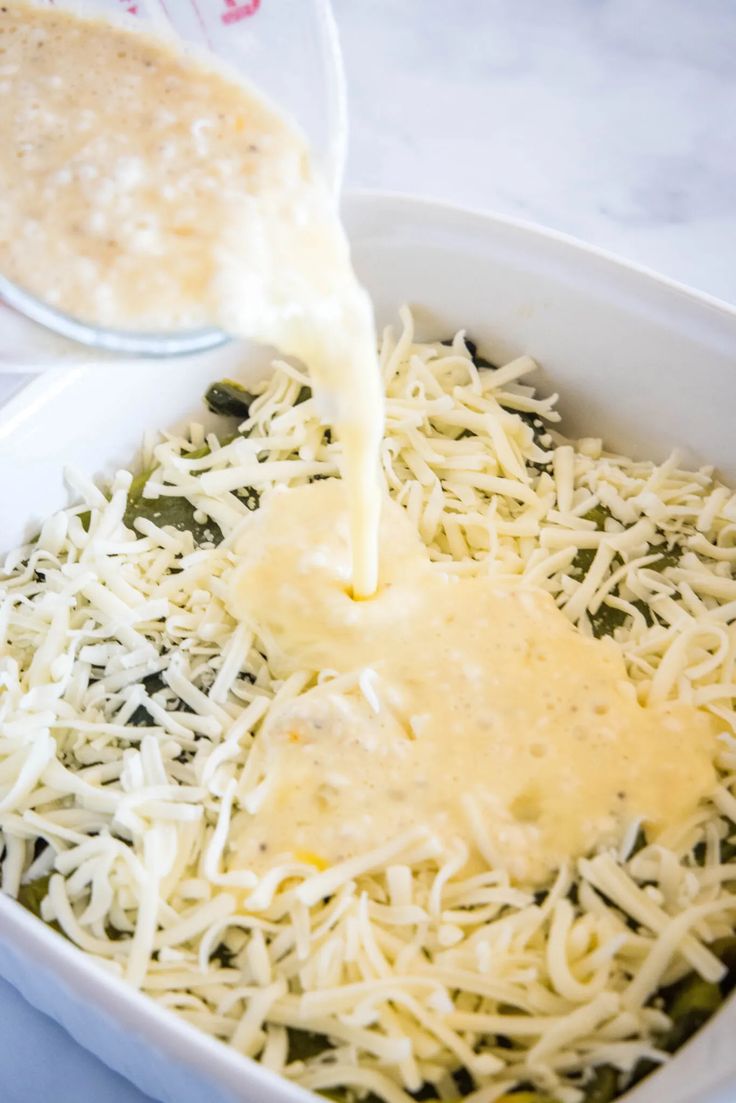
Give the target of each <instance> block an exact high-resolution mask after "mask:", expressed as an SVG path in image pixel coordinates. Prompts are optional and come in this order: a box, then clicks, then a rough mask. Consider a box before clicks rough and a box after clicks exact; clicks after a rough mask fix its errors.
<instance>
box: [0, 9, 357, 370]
mask: <svg viewBox="0 0 736 1103" xmlns="http://www.w3.org/2000/svg"><path fill="white" fill-rule="evenodd" d="M53 6H54V8H55V9H56V10H58V8H59V7H60V6H67V7H68V8H69V10H71V11H74V12H78V13H80V14H82V15H93V16H94V15H99V16H102V17H103V18H109V19H110V20H112V21H114V22H115V23H117V24H118V25H123V26H124V25H128V26H129V27H131V28H135V27H140V28H141V29H143V30H147V31H153V32H155V33H157V34H159V35H164V36H173V37H174V38H175V39H176V40H178V41H180V42H184V43H185V44H189V45H192V46H194V47H196V49H197V50H198V51H207V52H209V53H210V54H213V55H215V57H217V58H221V59H222V60H223V61H224V62H225V63H226V65H227V66H228V67H229V68H230V69H233V68H234V69H236V70H238V71H239V72H240V73H242V74H243V75H244V76H245V78H246V79H247V80H248V82H249V83H251V84H252V85H253V86H254V87H255V88H256V89H257V90H258V91H259V92H260V93H262V94H264V95H265V96H266V97H268V98H269V99H270V100H271V102H272V103H274V104H275V105H276V106H277V107H278V108H279V110H280V111H281V112H282V113H283V114H285V115H288V116H290V117H291V118H292V119H294V120H295V121H296V122H297V123H298V124H299V126H300V127H301V129H302V131H303V132H304V133H305V134H306V136H307V138H308V139H309V143H310V146H311V149H312V152H313V156H314V161H315V162H316V164H317V165H318V166H319V168H320V169H321V171H322V174H323V176H324V177H325V178H326V179H327V181H328V183H329V184H330V186H331V187H332V189H333V191H334V192H335V194H337V193H338V192H339V188H340V184H341V179H342V170H343V163H344V154H345V134H346V124H345V93H344V79H343V70H342V61H341V55H340V49H339V43H338V38H337V31H336V27H335V24H334V19H333V17H332V12H331V8H330V4H329V0H168V2H167V0H76V2H75V3H73V4H72V3H69V4H68V5H59V4H58V3H57V4H55V5H53ZM3 299H4V300H5V302H4V303H3V301H2V300H3ZM13 303H14V304H15V305H16V306H17V307H18V309H17V310H16V309H12V306H11V305H10V304H13ZM28 314H30V315H31V316H32V317H35V318H36V319H37V321H38V322H40V323H42V325H45V326H48V327H49V329H51V330H53V331H55V332H53V333H51V332H49V329H44V328H42V325H37V324H34V323H33V322H30V321H29V320H28V318H27V317H26V316H25V315H28ZM59 333H63V334H64V335H65V337H67V338H71V339H72V340H73V341H75V342H76V341H82V342H83V343H85V344H87V345H93V346H96V348H98V349H100V348H107V349H111V350H114V351H117V352H122V353H127V354H143V355H146V354H148V355H157V354H158V355H176V354H179V353H183V352H188V351H197V350H198V349H205V348H209V347H214V346H215V345H217V344H219V343H222V342H223V341H224V340H225V339H226V338H225V336H224V334H222V333H221V332H220V331H218V330H213V329H209V330H200V331H197V332H196V333H192V332H190V333H184V332H181V333H177V334H170V335H165V340H163V341H161V340H160V339H157V338H156V337H154V340H153V342H152V341H151V335H150V334H142V335H138V336H137V335H135V334H132V333H125V334H120V335H117V337H115V335H113V339H112V340H110V335H109V334H105V333H104V332H101V331H99V330H95V329H94V328H93V327H91V326H89V325H82V324H80V323H78V322H77V321H75V320H74V319H70V318H68V317H66V316H64V315H62V314H59V313H57V312H55V311H53V310H50V309H49V308H48V307H47V306H46V304H44V303H42V302H39V301H38V300H36V299H33V298H32V297H31V296H29V295H27V294H26V293H24V292H23V291H21V290H20V289H19V288H17V287H16V286H14V285H12V284H9V283H8V282H7V281H4V280H3V277H2V275H1V274H0V371H3V370H4V371H10V372H14V371H31V372H33V371H38V370H41V369H44V368H47V367H50V366H54V365H57V364H58V365H63V364H64V363H67V364H68V363H69V360H70V358H71V359H75V360H78V359H79V357H80V353H81V350H80V347H79V345H78V344H73V343H72V342H71V341H68V340H64V339H63V338H60V337H59V336H57V334H59Z"/></svg>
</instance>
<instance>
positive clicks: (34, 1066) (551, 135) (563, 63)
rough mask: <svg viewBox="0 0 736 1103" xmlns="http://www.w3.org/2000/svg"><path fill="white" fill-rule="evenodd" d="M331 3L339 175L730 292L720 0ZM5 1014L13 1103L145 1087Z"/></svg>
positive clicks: (734, 250) (730, 21) (728, 26)
mask: <svg viewBox="0 0 736 1103" xmlns="http://www.w3.org/2000/svg"><path fill="white" fill-rule="evenodd" d="M334 6H335V12H336V15H337V19H338V23H339V25H340V30H341V32H342V38H343V46H344V51H345V58H346V66H347V72H348V82H349V88H350V112H351V131H352V133H351V149H350V157H349V162H348V171H347V185H348V187H350V186H360V187H372V188H382V189H389V190H396V191H403V192H415V193H419V194H422V195H426V196H431V197H433V198H438V199H445V200H450V201H453V202H456V203H461V204H466V205H469V206H472V207H476V208H481V209H486V210H491V211H497V212H501V213H503V214H508V215H513V216H516V217H521V218H525V219H529V220H531V221H534V222H539V223H542V224H545V225H547V226H552V227H555V228H557V229H560V230H564V231H566V232H568V233H571V234H574V235H576V236H577V237H580V238H582V239H584V240H586V241H590V242H593V243H595V244H597V245H600V246H603V247H604V248H607V249H610V250H611V251H613V252H615V253H618V254H619V255H621V256H623V257H626V258H628V259H631V260H634V261H636V262H638V263H640V264H643V265H646V266H647V267H650V268H652V269H655V270H657V271H660V272H663V273H665V274H667V275H668V276H671V277H673V278H675V279H677V280H680V281H682V282H683V283H686V284H690V285H691V286H693V287H696V288H699V289H700V290H703V291H707V292H709V293H710V294H713V295H716V296H718V297H720V298H722V299H726V300H728V301H730V302H736V265H735V264H734V261H733V257H734V255H735V254H736V141H735V139H734V125H733V120H734V119H736V64H735V63H734V58H735V57H736V6H734V5H733V4H732V3H731V2H730V0H699V3H697V4H694V3H693V2H692V0H648V2H647V3H642V2H641V0H557V2H556V3H554V4H547V3H544V0H457V2H455V3H450V2H449V0H364V2H362V3H358V2H357V0H334ZM10 385H11V384H10V382H9V381H8V380H2V379H0V398H1V397H2V393H3V391H4V393H7V392H8V389H9V387H10ZM0 1020H1V1021H2V1024H3V1025H2V1030H1V1031H0V1096H2V1099H3V1100H5V1101H6V1103H36V1101H41V1100H43V1101H44V1103H45V1101H46V1100H49V1099H52V1100H54V1103H98V1101H100V1100H104V1101H105V1103H146V1099H145V1097H144V1096H143V1095H141V1093H140V1092H138V1091H137V1090H136V1089H135V1088H133V1087H132V1086H130V1085H129V1084H127V1083H126V1082H125V1081H123V1080H122V1079H121V1078H120V1077H119V1076H117V1075H115V1074H113V1073H111V1072H109V1071H108V1070H107V1069H105V1068H104V1067H103V1066H102V1065H101V1064H100V1063H99V1062H98V1061H97V1060H96V1059H95V1058H93V1057H91V1056H90V1055H88V1054H87V1053H85V1052H84V1051H83V1050H82V1049H80V1048H79V1047H77V1046H76V1045H75V1044H74V1043H73V1042H71V1041H70V1039H69V1038H68V1037H67V1036H66V1035H65V1034H64V1032H63V1031H62V1030H61V1029H60V1028H59V1027H57V1026H56V1025H55V1024H53V1023H51V1022H50V1020H48V1019H45V1018H44V1017H43V1016H41V1015H39V1014H38V1013H36V1012H35V1011H33V1010H32V1009H31V1008H30V1007H28V1006H27V1005H26V1004H25V1003H23V1001H22V1000H21V999H20V997H19V996H18V995H17V994H16V993H15V992H14V991H13V990H12V989H11V988H9V986H7V985H5V984H4V983H2V982H0ZM41 1053H42V1054H43V1059H42V1060H39V1054H41Z"/></svg>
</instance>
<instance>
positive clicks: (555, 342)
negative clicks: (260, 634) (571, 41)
mask: <svg viewBox="0 0 736 1103" xmlns="http://www.w3.org/2000/svg"><path fill="white" fill-rule="evenodd" d="M346 219H347V225H348V229H349V232H350V236H351V239H352V242H353V250H354V257H355V262H356V266H357V269H358V272H359V274H360V276H361V278H362V280H363V281H364V282H365V284H366V286H367V287H368V290H369V291H370V293H371V295H372V296H373V299H374V302H375V304H376V308H377V313H378V318H379V322H380V323H384V322H386V321H389V320H392V319H394V318H395V315H396V308H397V307H398V305H399V304H400V303H402V302H404V301H409V302H411V303H412V304H413V305H414V306H415V307H416V308H417V317H418V319H419V322H420V325H421V327H422V329H423V330H424V335H426V336H430V335H433V336H449V335H450V334H452V333H453V332H454V331H455V330H456V329H457V328H459V327H466V328H467V329H468V331H469V333H470V334H471V335H472V336H473V338H474V339H475V340H477V341H478V342H479V343H480V345H481V347H482V349H483V350H484V351H485V352H486V353H487V354H488V356H489V357H490V358H491V359H494V360H503V359H504V358H507V359H508V358H510V357H511V356H513V355H516V354H519V353H521V352H528V353H529V354H530V355H532V356H534V357H535V358H536V359H538V360H539V362H540V363H541V365H542V370H541V372H540V378H539V380H538V382H539V385H540V386H541V387H542V389H543V390H545V391H547V392H549V391H550V390H555V391H559V392H560V394H561V403H560V408H561V411H562V414H563V419H564V420H563V429H564V430H565V431H567V432H568V433H569V434H574V433H586V434H590V435H596V436H598V435H602V436H604V437H605V438H606V440H607V442H608V443H609V444H610V445H612V446H614V447H617V448H620V449H623V450H626V451H627V452H630V453H631V454H633V455H635V456H642V457H653V458H661V457H662V456H663V455H664V454H666V452H667V451H668V450H669V449H670V448H672V447H673V446H676V445H677V446H680V447H682V448H683V449H684V450H685V452H686V454H687V456H688V458H689V459H690V460H694V461H696V462H701V463H702V462H712V463H715V464H716V465H717V466H718V467H719V469H720V471H721V473H722V475H723V476H724V477H725V478H726V479H728V480H731V481H733V480H734V479H736V447H734V445H733V443H732V432H731V419H732V411H733V410H734V409H736V310H734V309H732V308H730V307H728V306H726V305H724V304H722V303H718V302H716V301H714V300H711V299H708V298H706V297H704V296H701V295H697V294H695V293H693V292H690V291H688V290H686V289H685V288H682V287H679V286H677V285H675V284H672V283H670V282H667V281H665V280H662V279H659V278H658V277H656V276H654V275H652V274H650V273H647V272H644V271H642V270H639V269H636V268H633V267H631V266H628V265H624V264H622V263H620V262H618V261H616V260H614V259H612V258H610V257H608V256H606V255H604V254H602V253H600V252H597V251H595V250H592V249H589V248H586V247H585V246H582V245H580V244H577V243H575V242H573V241H571V240H569V239H566V238H564V237H562V236H559V235H555V234H551V233H547V232H543V231H540V230H538V229H535V228H533V227H529V226H525V225H522V224H519V223H513V222H508V221H503V220H500V219H496V218H490V217H487V216H482V215H478V214H472V213H469V212H465V211H462V210H457V209H454V208H451V207H446V206H441V205H438V204H434V203H428V202H423V201H419V200H415V199H408V198H400V197H392V196H379V195H371V194H365V195H356V196H353V197H352V198H350V199H349V200H348V202H347V204H346ZM244 355H245V357H246V358H247V359H248V360H249V364H250V367H249V372H252V373H255V374H257V373H259V372H261V371H262V370H263V366H264V362H265V361H264V356H263V353H260V354H255V353H253V354H250V353H249V352H248V350H245V352H244V350H243V349H242V348H236V347H235V346H230V347H228V348H226V349H222V350H219V351H217V352H215V353H211V354H208V355H206V356H200V357H197V358H196V359H192V360H186V361H176V362H171V363H168V364H161V363H154V364H152V363H131V364H127V365H125V366H124V367H121V366H120V365H118V367H117V368H115V367H109V366H108V367H92V368H90V367H79V368H74V369H71V370H68V371H65V372H64V373H63V374H62V373H58V374H53V375H47V376H46V377H44V378H41V379H38V380H36V381H35V382H33V383H32V384H31V385H30V386H28V387H27V388H25V389H24V390H23V391H22V392H21V393H20V394H19V395H17V396H16V397H14V398H13V399H12V400H11V401H10V402H9V403H8V404H7V406H6V407H5V408H4V409H3V410H2V412H0V476H1V477H0V546H2V547H3V548H9V547H10V546H12V545H13V544H14V543H16V542H18V541H19V540H21V539H22V538H23V537H24V536H27V535H30V534H31V533H32V532H33V531H34V530H35V529H36V527H37V522H38V520H39V519H40V518H42V517H43V516H45V515H46V514H48V513H49V511H51V510H53V509H54V508H58V507H59V506H61V505H62V504H64V502H65V501H66V495H65V490H64V486H63V480H62V468H63V466H64V464H67V463H72V464H74V465H76V466H78V467H80V468H82V469H84V470H86V471H88V472H92V473H95V474H97V475H105V474H110V473H111V472H112V471H113V470H114V468H115V467H116V466H119V465H128V464H129V463H130V462H131V460H132V458H133V457H134V455H135V453H136V450H137V447H138V445H139V443H140V439H141V434H142V432H143V430H144V429H147V428H157V427H161V426H170V425H173V424H175V423H176V422H177V421H181V420H182V419H185V418H186V417H187V415H190V414H193V415H194V416H196V418H197V419H198V420H201V419H202V416H203V409H202V407H201V405H200V399H201V395H202V393H203V391H204V390H205V388H206V386H207V384H208V383H209V382H210V381H211V380H213V379H215V378H216V377H219V376H221V375H222V374H223V373H232V372H233V370H235V365H237V364H239V363H240V362H241V361H242V359H243V357H244ZM0 973H1V974H2V975H3V976H4V977H6V978H7V979H8V980H9V981H10V982H11V983H13V984H14V985H15V986H16V987H17V988H18V989H19V990H20V991H21V992H22V993H23V994H24V995H25V996H26V998H27V999H28V1000H29V1001H30V1002H31V1003H32V1004H34V1005H35V1006H36V1007H38V1008H40V1009H41V1010H43V1011H44V1012H46V1013H47V1014H49V1015H51V1016H53V1018H55V1019H56V1020H58V1021H59V1022H60V1023H61V1024H62V1025H63V1026H65V1027H66V1029H67V1030H68V1031H69V1032H70V1033H71V1034H72V1035H73V1036H74V1038H76V1039H77V1041H78V1042H80V1043H81V1044H82V1045H83V1046H85V1047H87V1048H88V1049H90V1050H92V1051H93V1052H94V1053H96V1054H97V1055H98V1056H99V1057H101V1058H102V1059H103V1060H104V1061H105V1062H107V1063H108V1064H109V1065H110V1066H112V1067H113V1068H115V1069H117V1070H118V1071H119V1072H121V1073H122V1074H123V1075H124V1076H127V1077H128V1078H129V1079H131V1080H132V1081H134V1082H135V1083H136V1084H137V1085H138V1086H139V1087H140V1088H142V1089H143V1090H144V1091H146V1092H148V1093H149V1094H150V1095H152V1096H153V1097H154V1098H156V1099H160V1100H163V1101H166V1103H204V1101H205V1100H207V1103H225V1101H229V1103H230V1101H235V1100H240V1101H242V1100H252V1101H253V1103H297V1101H298V1100H300V1099H303V1100H305V1101H306V1100H309V1099H313V1098H314V1097H313V1096H311V1095H310V1094H309V1093H306V1092H304V1091H303V1090H301V1089H299V1088H296V1087H294V1086H292V1085H290V1084H287V1083H286V1082H285V1081H283V1080H282V1079H280V1078H278V1077H276V1076H274V1075H273V1074H271V1073H269V1072H266V1071H265V1070H263V1069H262V1068H260V1067H259V1066H258V1065H256V1064H255V1063H253V1062H252V1061H250V1060H247V1059H245V1058H242V1057H240V1056H239V1055H238V1054H236V1053H235V1052H233V1051H231V1050H228V1049H227V1048H226V1047H225V1046H222V1045H220V1044H219V1043H216V1042H213V1041H211V1040H210V1039H209V1038H207V1037H205V1036H204V1035H202V1034H199V1033H198V1032H197V1031H196V1030H195V1029H194V1028H192V1027H190V1026H189V1025H187V1024H185V1023H184V1022H182V1021H180V1020H179V1019H177V1018H176V1017H175V1016H174V1015H173V1014H171V1013H169V1012H166V1011H164V1010H162V1009H161V1008H159V1007H157V1006H156V1005H155V1004H154V1003H153V1002H151V1001H149V1000H147V999H146V998H145V997H143V996H140V995H139V994H138V993H136V992H133V991H131V990H130V989H128V988H127V987H126V986H125V985H124V984H122V982H120V981H117V980H115V979H113V978H111V977H110V976H108V975H107V974H106V973H104V972H103V971H102V970H101V969H100V968H98V967H97V966H96V965H95V964H94V963H92V962H90V961H89V960H87V959H86V958H85V957H84V956H83V955H82V954H81V953H80V952H79V951H77V950H76V949H75V948H74V947H73V946H71V945H70V944H69V943H68V942H66V941H64V940H63V939H61V938H59V937H58V936H57V935H56V934H54V933H53V932H52V931H51V930H49V929H47V928H46V927H44V925H43V924H42V923H41V922H40V921H39V920H37V919H35V918H34V917H33V916H31V915H29V914H27V913H26V912H24V911H23V909H22V908H20V907H19V906H18V905H17V904H15V903H14V902H13V901H11V900H8V899H7V898H2V897H0ZM735 1029H736V1003H735V1002H734V1000H733V999H731V1000H729V1001H728V1003H727V1004H726V1005H725V1007H724V1008H723V1010H722V1011H721V1012H720V1013H719V1014H718V1015H717V1016H716V1018H715V1019H714V1020H713V1021H712V1022H711V1023H710V1024H709V1025H708V1026H707V1027H706V1028H705V1030H703V1031H702V1032H701V1033H700V1034H699V1035H697V1037H696V1038H695V1039H694V1040H693V1041H692V1042H691V1043H690V1044H688V1045H687V1046H686V1047H685V1048H684V1049H683V1050H681V1051H680V1053H679V1054H678V1056H677V1057H675V1058H674V1059H673V1061H672V1062H671V1063H670V1064H669V1065H668V1066H666V1067H665V1068H664V1069H663V1070H661V1071H660V1072H658V1073H656V1075H655V1076H653V1077H651V1078H649V1079H648V1080H647V1081H645V1082H644V1083H643V1084H641V1085H640V1087H639V1088H638V1089H636V1090H635V1091H634V1092H632V1093H630V1094H629V1095H628V1096H627V1097H626V1100H627V1103H662V1101H663V1100H667V1103H696V1101H697V1103H731V1101H732V1100H733V1099H734V1098H736V1054H735V1053H734V1051H733V1048H734V1047H733V1044H732V1041H731V1037H732V1035H733V1033H734V1030H735Z"/></svg>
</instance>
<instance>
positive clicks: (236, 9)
mask: <svg viewBox="0 0 736 1103" xmlns="http://www.w3.org/2000/svg"><path fill="white" fill-rule="evenodd" d="M260 6H261V0H248V3H246V4H239V3H238V0H225V7H226V8H227V9H228V10H227V11H226V12H223V14H222V15H221V16H220V18H221V20H222V22H223V23H224V24H225V25H226V26H227V25H228V24H229V23H239V22H240V20H241V19H248V18H249V16H251V15H255V14H256V12H257V11H258V9H259V8H260Z"/></svg>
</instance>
